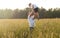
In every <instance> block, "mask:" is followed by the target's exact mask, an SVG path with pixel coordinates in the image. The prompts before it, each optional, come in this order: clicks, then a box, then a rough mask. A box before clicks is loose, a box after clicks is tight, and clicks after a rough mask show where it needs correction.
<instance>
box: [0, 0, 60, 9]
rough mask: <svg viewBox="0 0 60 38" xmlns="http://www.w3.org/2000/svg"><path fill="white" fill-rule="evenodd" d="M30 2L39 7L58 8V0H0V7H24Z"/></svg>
mask: <svg viewBox="0 0 60 38" xmlns="http://www.w3.org/2000/svg"><path fill="white" fill-rule="evenodd" d="M30 2H31V3H33V4H36V5H37V6H38V7H39V8H40V7H43V8H45V9H49V8H60V0H0V9H6V8H8V9H16V8H18V9H24V8H26V7H28V3H30Z"/></svg>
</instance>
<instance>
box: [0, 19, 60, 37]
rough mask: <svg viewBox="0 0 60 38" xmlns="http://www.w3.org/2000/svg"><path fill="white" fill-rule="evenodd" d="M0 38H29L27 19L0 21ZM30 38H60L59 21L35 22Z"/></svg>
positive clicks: (45, 20)
mask: <svg viewBox="0 0 60 38" xmlns="http://www.w3.org/2000/svg"><path fill="white" fill-rule="evenodd" d="M0 38H30V32H29V25H28V21H27V19H0ZM32 38H60V19H57V18H56V19H40V20H36V22H35V28H34V30H33V32H32Z"/></svg>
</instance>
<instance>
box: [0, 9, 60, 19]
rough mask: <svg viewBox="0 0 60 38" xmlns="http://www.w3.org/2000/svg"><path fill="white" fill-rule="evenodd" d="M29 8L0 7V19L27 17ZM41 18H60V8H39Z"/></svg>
mask: <svg viewBox="0 0 60 38" xmlns="http://www.w3.org/2000/svg"><path fill="white" fill-rule="evenodd" d="M29 10H30V9H29V8H25V9H23V10H20V9H14V10H12V9H0V19H19V18H24V19H25V18H27V14H28V12H29ZM38 12H39V18H60V8H54V9H53V8H50V9H48V10H46V9H45V8H39V11H38Z"/></svg>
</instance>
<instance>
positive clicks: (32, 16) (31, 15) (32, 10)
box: [28, 3, 39, 33]
mask: <svg viewBox="0 0 60 38" xmlns="http://www.w3.org/2000/svg"><path fill="white" fill-rule="evenodd" d="M29 8H30V11H29V13H28V22H29V27H30V33H32V31H33V29H34V23H35V20H34V19H35V18H36V17H38V20H39V14H38V7H37V6H36V5H34V4H31V3H29Z"/></svg>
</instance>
